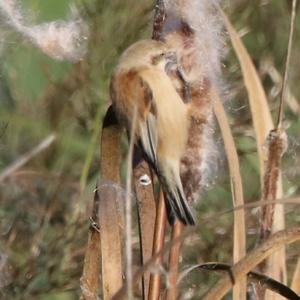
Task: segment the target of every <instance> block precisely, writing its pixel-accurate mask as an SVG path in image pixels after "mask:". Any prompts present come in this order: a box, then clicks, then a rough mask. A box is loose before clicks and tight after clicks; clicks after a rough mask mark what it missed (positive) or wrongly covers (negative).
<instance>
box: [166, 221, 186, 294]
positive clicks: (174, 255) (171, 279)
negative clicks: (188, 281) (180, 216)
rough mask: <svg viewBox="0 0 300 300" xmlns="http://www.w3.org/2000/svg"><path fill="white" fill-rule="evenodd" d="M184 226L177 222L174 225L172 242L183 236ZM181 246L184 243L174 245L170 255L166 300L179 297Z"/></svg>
mask: <svg viewBox="0 0 300 300" xmlns="http://www.w3.org/2000/svg"><path fill="white" fill-rule="evenodd" d="M183 228H184V225H183V224H182V223H181V222H180V221H176V223H175V224H174V225H173V230H172V240H171V241H175V240H176V239H177V238H178V237H180V236H181V233H182V230H183ZM181 245H182V243H176V244H174V245H173V246H172V247H171V249H170V254H169V270H168V273H169V276H168V284H169V287H168V289H167V294H166V300H173V299H176V297H177V280H178V273H179V259H180V253H181Z"/></svg>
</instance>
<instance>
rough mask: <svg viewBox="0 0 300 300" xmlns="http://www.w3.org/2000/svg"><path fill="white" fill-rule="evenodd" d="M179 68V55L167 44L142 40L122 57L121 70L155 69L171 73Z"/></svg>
mask: <svg viewBox="0 0 300 300" xmlns="http://www.w3.org/2000/svg"><path fill="white" fill-rule="evenodd" d="M176 66H177V53H176V51H175V50H174V49H172V48H170V47H168V46H167V45H166V44H165V43H163V42H160V41H155V40H141V41H139V42H136V43H134V44H133V45H131V46H130V47H129V48H128V49H127V50H126V51H125V52H124V53H123V54H122V56H121V57H120V61H119V66H118V67H119V68H121V69H132V68H141V67H155V68H159V69H161V70H164V71H169V70H171V69H172V68H175V67H176Z"/></svg>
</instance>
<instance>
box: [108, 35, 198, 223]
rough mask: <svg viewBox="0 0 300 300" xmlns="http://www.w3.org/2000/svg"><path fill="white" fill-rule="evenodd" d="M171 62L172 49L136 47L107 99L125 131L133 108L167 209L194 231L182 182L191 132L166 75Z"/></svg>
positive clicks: (117, 71) (116, 74)
mask: <svg viewBox="0 0 300 300" xmlns="http://www.w3.org/2000/svg"><path fill="white" fill-rule="evenodd" d="M174 56H175V52H174V49H173V48H171V47H167V46H166V44H164V43H162V42H157V41H152V40H144V41H140V42H138V43H136V44H134V45H133V46H131V47H130V48H129V49H128V50H127V51H125V53H124V54H123V55H122V56H121V58H120V61H119V64H118V66H117V67H116V69H115V71H114V74H113V77H112V83H111V98H112V102H113V105H114V107H115V110H116V112H117V113H118V115H119V117H120V119H121V120H123V121H125V124H126V125H127V128H128V129H130V127H131V126H130V123H131V120H133V113H134V111H135V109H134V107H135V106H136V111H137V130H136V137H137V140H139V141H140V144H141V145H142V148H143V149H144V151H145V152H146V154H147V157H148V159H149V160H150V161H151V163H152V165H153V166H154V167H155V169H156V171H157V173H158V176H159V178H160V181H161V183H162V184H163V187H164V191H165V194H166V201H167V206H168V207H169V208H170V209H171V213H173V214H175V216H176V217H177V218H179V219H180V220H181V221H183V222H184V223H186V224H190V225H193V224H194V223H195V221H194V218H193V215H192V213H191V210H190V208H189V206H188V203H187V199H186V196H185V193H184V187H183V186H182V181H181V177H180V168H181V158H182V157H184V153H185V150H186V145H187V142H188V130H189V127H190V126H189V123H190V121H189V119H188V106H187V105H186V104H185V103H184V101H183V100H182V98H181V97H180V95H179V94H178V92H177V91H176V89H175V88H174V85H173V83H172V81H171V78H170V77H169V75H168V74H167V72H166V71H167V70H168V69H169V66H170V65H175V66H176V62H175V60H174ZM171 221H172V220H171Z"/></svg>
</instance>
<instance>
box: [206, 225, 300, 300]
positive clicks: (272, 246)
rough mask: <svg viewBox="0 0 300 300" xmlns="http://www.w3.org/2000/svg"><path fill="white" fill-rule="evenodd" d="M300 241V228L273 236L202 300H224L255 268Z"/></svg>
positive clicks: (237, 265) (243, 260) (283, 231)
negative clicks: (273, 254)
mask: <svg viewBox="0 0 300 300" xmlns="http://www.w3.org/2000/svg"><path fill="white" fill-rule="evenodd" d="M299 239H300V227H296V228H293V229H289V230H282V231H279V232H277V233H275V234H274V235H272V236H271V237H270V238H269V239H268V240H267V241H265V242H264V243H262V244H261V245H260V246H258V247H257V248H256V249H254V250H253V251H251V252H249V253H248V254H247V256H245V257H244V258H243V259H242V260H241V261H239V262H238V263H237V264H235V265H234V266H233V267H232V269H231V274H230V276H228V275H226V276H223V277H222V278H221V279H220V280H219V281H218V282H217V283H216V284H215V285H214V286H213V287H212V288H211V289H210V290H209V291H208V293H207V294H206V295H205V296H204V297H203V298H202V300H211V299H214V300H219V299H222V298H223V297H224V296H225V295H226V294H227V293H228V292H229V290H230V289H231V288H232V287H233V285H234V284H235V283H236V282H238V281H239V280H241V279H242V278H244V277H245V276H246V275H247V274H248V273H249V272H250V271H251V270H252V269H253V268H255V266H257V265H258V264H259V263H260V262H262V261H263V260H264V259H266V258H267V257H268V256H269V255H270V254H272V253H274V252H275V251H277V250H278V249H280V248H281V247H282V246H283V245H288V244H290V243H293V242H295V241H297V240H299Z"/></svg>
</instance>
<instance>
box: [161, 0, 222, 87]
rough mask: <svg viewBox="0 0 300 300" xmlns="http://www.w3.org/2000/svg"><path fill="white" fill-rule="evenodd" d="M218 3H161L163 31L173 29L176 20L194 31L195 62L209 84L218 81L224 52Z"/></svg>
mask: <svg viewBox="0 0 300 300" xmlns="http://www.w3.org/2000/svg"><path fill="white" fill-rule="evenodd" d="M219 2H220V1H219V0H165V6H166V12H167V22H166V25H165V28H164V30H165V32H169V31H171V30H174V29H176V27H178V26H180V21H184V22H186V23H187V24H188V25H189V26H190V27H191V28H192V29H193V30H194V32H195V37H196V40H195V44H196V45H195V46H196V48H197V49H196V53H197V56H198V63H199V64H200V65H201V66H202V68H204V70H205V72H206V74H208V75H209V77H210V80H211V81H212V82H213V83H215V84H216V83H217V82H218V77H220V72H221V63H220V60H221V57H222V53H223V49H224V42H223V38H222V21H221V17H220V14H219V12H218V5H219Z"/></svg>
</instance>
